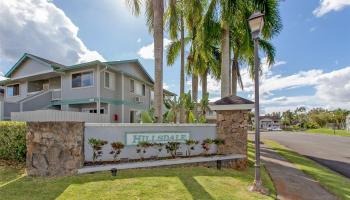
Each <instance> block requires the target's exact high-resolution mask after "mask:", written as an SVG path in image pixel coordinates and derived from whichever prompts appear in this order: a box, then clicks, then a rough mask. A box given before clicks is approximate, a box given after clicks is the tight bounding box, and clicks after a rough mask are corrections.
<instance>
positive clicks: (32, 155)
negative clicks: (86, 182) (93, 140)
mask: <svg viewBox="0 0 350 200" xmlns="http://www.w3.org/2000/svg"><path fill="white" fill-rule="evenodd" d="M26 143H27V159H26V166H27V173H28V175H32V176H65V175H72V174H75V173H77V170H78V169H79V168H81V167H82V166H83V164H84V147H83V146H84V145H83V144H84V123H83V122H28V133H27V140H26Z"/></svg>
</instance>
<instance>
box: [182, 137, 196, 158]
mask: <svg viewBox="0 0 350 200" xmlns="http://www.w3.org/2000/svg"><path fill="white" fill-rule="evenodd" d="M198 143H199V142H198V141H197V140H192V139H188V140H185V144H186V146H187V152H186V155H187V156H191V151H193V150H194V148H195V146H196V145H197V144H198Z"/></svg>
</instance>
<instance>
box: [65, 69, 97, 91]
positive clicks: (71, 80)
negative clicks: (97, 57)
mask: <svg viewBox="0 0 350 200" xmlns="http://www.w3.org/2000/svg"><path fill="white" fill-rule="evenodd" d="M86 72H91V73H92V84H91V85H89V86H81V87H73V74H81V73H86ZM94 85H95V71H94V70H92V69H88V70H83V71H76V72H71V73H70V87H71V89H83V88H92V87H94Z"/></svg>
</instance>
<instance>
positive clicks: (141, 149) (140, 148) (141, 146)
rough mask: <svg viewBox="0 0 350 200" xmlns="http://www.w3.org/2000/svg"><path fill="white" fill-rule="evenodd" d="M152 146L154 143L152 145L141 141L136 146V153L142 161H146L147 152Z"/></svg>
mask: <svg viewBox="0 0 350 200" xmlns="http://www.w3.org/2000/svg"><path fill="white" fill-rule="evenodd" d="M151 146H152V143H150V142H148V141H140V142H139V143H138V144H137V145H136V153H138V154H139V156H140V159H141V160H144V156H145V154H146V152H147V149H148V148H149V147H151Z"/></svg>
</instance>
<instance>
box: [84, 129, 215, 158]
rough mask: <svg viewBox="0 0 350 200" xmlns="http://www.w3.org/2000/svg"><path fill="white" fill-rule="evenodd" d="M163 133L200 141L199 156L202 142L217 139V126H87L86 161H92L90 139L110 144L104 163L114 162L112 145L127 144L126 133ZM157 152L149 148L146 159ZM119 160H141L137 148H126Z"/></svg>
mask: <svg viewBox="0 0 350 200" xmlns="http://www.w3.org/2000/svg"><path fill="white" fill-rule="evenodd" d="M147 132H150V133H162V132H184V133H189V134H190V139H195V140H198V141H200V142H199V144H198V145H196V146H195V150H194V151H193V153H192V155H198V154H200V153H202V152H203V150H202V148H201V145H200V144H201V142H202V140H204V139H206V138H212V139H215V138H216V125H214V124H181V125H180V124H89V123H87V124H86V125H85V132H84V151H85V161H91V160H92V148H91V146H90V145H89V144H88V140H89V138H98V139H102V140H106V141H108V144H107V145H105V146H104V147H103V149H102V150H103V155H102V160H103V161H110V160H113V158H112V155H111V154H109V152H110V151H111V146H110V143H112V142H115V141H120V142H123V143H124V144H125V139H126V134H125V133H147ZM185 151H186V147H185V146H184V145H182V148H181V149H180V152H183V154H185ZM211 152H216V147H215V146H213V148H212V149H211ZM156 153H157V152H156V150H155V149H152V148H149V149H148V150H147V153H146V154H145V158H147V157H150V156H154V155H156ZM160 156H169V154H168V153H167V152H166V150H165V149H164V148H163V150H162V153H161V155H160ZM119 158H129V159H139V155H138V154H137V153H136V147H135V146H126V147H125V148H124V149H123V150H122V152H121V154H120V155H119Z"/></svg>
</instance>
